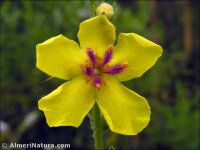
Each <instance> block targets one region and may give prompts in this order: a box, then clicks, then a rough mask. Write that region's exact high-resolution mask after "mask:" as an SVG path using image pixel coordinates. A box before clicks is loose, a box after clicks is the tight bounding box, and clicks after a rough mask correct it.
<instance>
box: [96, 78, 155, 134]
mask: <svg viewBox="0 0 200 150" xmlns="http://www.w3.org/2000/svg"><path fill="white" fill-rule="evenodd" d="M104 81H105V84H104V85H103V86H102V88H101V89H100V90H99V92H98V93H97V104H98V105H99V107H100V110H101V111H102V113H103V115H104V118H105V120H106V121H107V123H108V125H109V127H110V129H111V130H112V131H113V132H116V133H119V134H124V135H136V134H137V133H139V132H140V131H142V129H143V128H145V127H146V126H147V125H148V123H149V120H150V113H151V111H150V107H149V105H148V103H147V101H146V100H145V98H144V97H141V96H140V95H138V94H136V93H134V92H133V91H131V90H129V89H127V88H126V87H125V86H123V85H122V84H120V83H119V82H118V81H117V80H116V79H115V78H113V77H105V78H104Z"/></svg>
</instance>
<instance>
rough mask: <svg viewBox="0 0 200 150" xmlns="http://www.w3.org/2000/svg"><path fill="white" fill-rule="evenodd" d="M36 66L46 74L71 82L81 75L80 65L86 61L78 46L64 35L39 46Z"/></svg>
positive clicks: (37, 47)
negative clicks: (70, 80) (73, 78)
mask: <svg viewBox="0 0 200 150" xmlns="http://www.w3.org/2000/svg"><path fill="white" fill-rule="evenodd" d="M36 49H37V64H36V66H37V67H38V68H39V69H41V70H42V71H44V72H45V73H47V74H49V75H51V76H54V77H58V78H62V79H66V80H69V79H71V78H72V77H74V76H76V75H78V74H80V73H81V68H80V64H81V63H82V62H84V60H85V59H86V55H85V53H84V51H81V50H80V48H79V46H78V44H77V43H76V42H74V41H73V40H70V39H68V38H66V37H64V36H63V35H58V36H56V37H53V38H51V39H49V40H47V41H45V42H43V43H41V44H37V46H36Z"/></svg>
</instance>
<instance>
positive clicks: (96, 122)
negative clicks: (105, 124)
mask: <svg viewBox="0 0 200 150" xmlns="http://www.w3.org/2000/svg"><path fill="white" fill-rule="evenodd" d="M92 115H93V132H94V142H95V149H96V150H101V149H103V131H102V118H101V113H100V110H99V107H98V105H97V104H95V105H94V107H93V114H92Z"/></svg>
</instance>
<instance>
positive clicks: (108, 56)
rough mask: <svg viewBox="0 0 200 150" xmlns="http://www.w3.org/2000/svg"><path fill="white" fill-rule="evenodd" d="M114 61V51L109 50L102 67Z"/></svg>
mask: <svg viewBox="0 0 200 150" xmlns="http://www.w3.org/2000/svg"><path fill="white" fill-rule="evenodd" d="M111 59H112V49H108V50H107V51H106V53H105V55H104V58H103V63H102V65H101V66H104V65H105V64H107V63H109V62H110V60H111Z"/></svg>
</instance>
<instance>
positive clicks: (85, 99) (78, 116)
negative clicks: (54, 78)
mask: <svg viewBox="0 0 200 150" xmlns="http://www.w3.org/2000/svg"><path fill="white" fill-rule="evenodd" d="M94 102H95V101H94V91H93V89H92V86H91V85H90V84H88V83H86V80H85V79H83V78H81V77H77V78H75V79H73V80H71V81H68V82H66V83H64V84H62V85H61V86H60V87H58V88H57V89H56V90H54V91H53V92H52V93H50V94H49V95H47V96H45V97H43V98H42V99H41V100H39V102H38V105H39V109H40V110H42V111H44V114H45V117H46V120H47V123H48V125H49V126H50V127H56V126H74V127H78V126H79V125H80V124H81V122H82V121H83V119H84V117H85V116H86V114H87V113H88V112H89V110H90V109H91V107H92V106H93V105H94Z"/></svg>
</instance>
